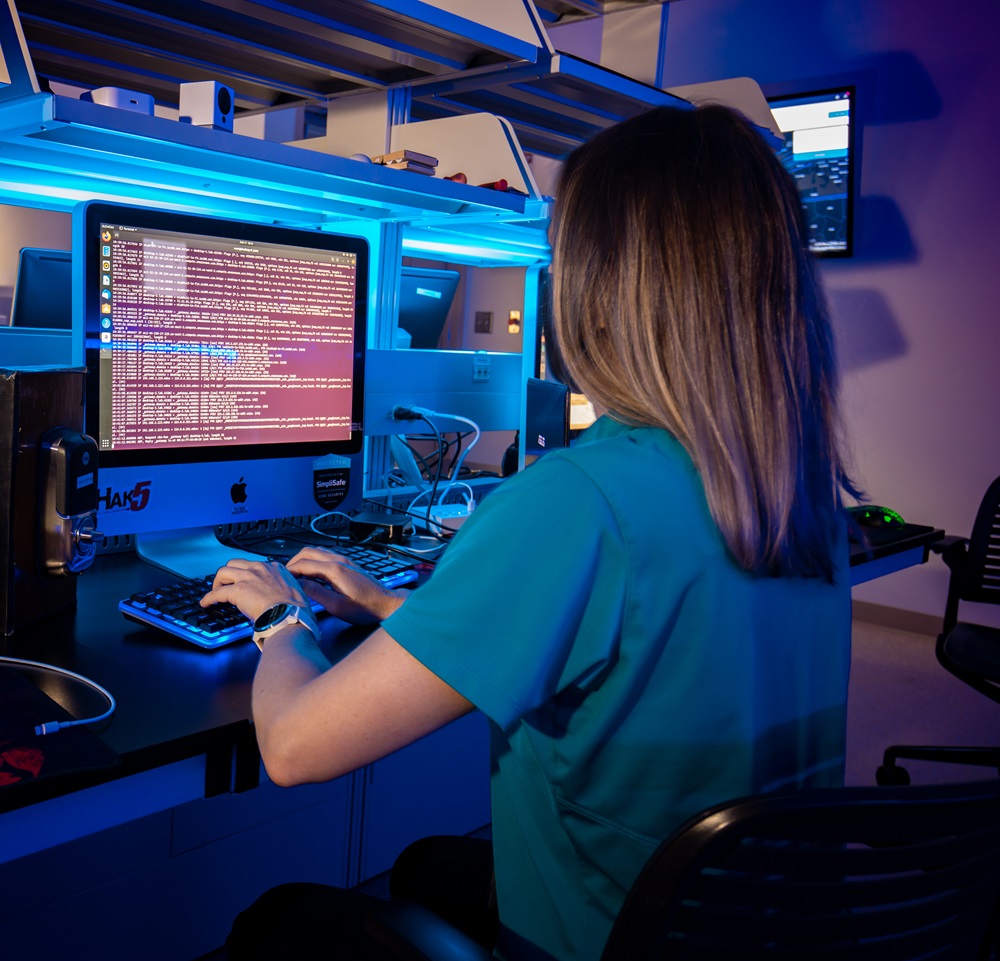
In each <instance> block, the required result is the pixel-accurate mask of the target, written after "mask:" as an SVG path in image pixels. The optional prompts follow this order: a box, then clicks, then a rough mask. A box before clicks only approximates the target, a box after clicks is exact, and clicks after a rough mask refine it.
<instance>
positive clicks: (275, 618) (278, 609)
mask: <svg viewBox="0 0 1000 961" xmlns="http://www.w3.org/2000/svg"><path fill="white" fill-rule="evenodd" d="M291 610H292V605H291V604H275V605H274V607H272V608H270V609H269V610H266V611H264V613H263V614H261V615H260V617H258V618H257V620H255V621H254V622H253V629H254V630H255V631H266V630H267V629H268V628H269V627H274V625H275V624H277V623H278V622H279V621H283V620H284V619H285V618H286V617H287V616H288V614H289V612H290V611H291Z"/></svg>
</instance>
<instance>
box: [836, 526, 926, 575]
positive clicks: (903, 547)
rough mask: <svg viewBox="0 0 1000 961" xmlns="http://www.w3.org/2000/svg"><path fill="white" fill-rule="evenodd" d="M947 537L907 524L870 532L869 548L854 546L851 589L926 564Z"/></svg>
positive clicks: (852, 547) (852, 548)
mask: <svg viewBox="0 0 1000 961" xmlns="http://www.w3.org/2000/svg"><path fill="white" fill-rule="evenodd" d="M944 536H945V535H944V531H943V530H941V529H939V528H936V527H927V526H924V525H921V524H904V525H903V527H902V528H899V529H897V530H892V529H888V528H872V529H870V530H869V531H868V537H869V540H870V543H869V544H868V545H867V546H865V545H862V544H857V543H854V542H853V541H852V542H851V545H850V549H851V562H850V563H851V586H852V587H857V585H858V584H864V583H865V582H866V581H871V580H874V579H875V578H876V577H882V576H884V575H885V574H891V573H893V572H894V571H901V570H903V569H904V568H906V567H914V566H916V565H917V564H925V563H926V562H927V557H928V555H929V553H930V549H931V544H934V543H935V542H937V541H939V540H941V539H942V538H944Z"/></svg>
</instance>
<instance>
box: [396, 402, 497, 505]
mask: <svg viewBox="0 0 1000 961" xmlns="http://www.w3.org/2000/svg"><path fill="white" fill-rule="evenodd" d="M410 410H412V411H413V412H414V413H415V414H421V415H422V416H423V417H446V418H448V419H449V420H457V421H459V422H460V423H462V424H468V425H469V426H470V427H471V428H472V429H473V430H474V431H475V432H476V436H475V437H473V438H472V441H471V442H470V443H469V444H468V446H466V447H464V448H462V453H461V454H459V455H458V460H457V461H456V462H455V469H454V470H453V471H452V472H451V483H449V484H448V486H447V487H445V489H444V490H443V491H441V493H440V494H439V495H438V503H439V504H443V503H444V498H445V495H446V494H447V493H448V491H450V490H451V489H452V488H453V487H454V486H455V485H456V484H457V483H458V482H459V481H458V475H459V474H460V473H461V471H462V464H463V463H464V462H465V458H466V457H467V456H468V454H469V451H470V450H472V448H473V447H475V446H476V444H478V443H479V438H480V437H481V436H482V432H481V431H480V430H479V425H478V424H477V423H476V422H475V421H473V420H469V418H468V417H460V416H459V415H458V414H447V413H443V412H441V411H437V410H428V409H427V408H426V407H411V408H410ZM459 443H461V441H459Z"/></svg>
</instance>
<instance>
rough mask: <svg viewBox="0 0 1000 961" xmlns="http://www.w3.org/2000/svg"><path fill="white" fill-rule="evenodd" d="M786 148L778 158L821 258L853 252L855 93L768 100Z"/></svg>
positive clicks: (813, 93)
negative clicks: (786, 172) (792, 187)
mask: <svg viewBox="0 0 1000 961" xmlns="http://www.w3.org/2000/svg"><path fill="white" fill-rule="evenodd" d="M768 104H769V105H770V107H771V113H772V114H773V116H774V119H775V122H776V123H777V125H778V128H779V129H780V130H781V132H782V134H783V136H784V138H785V143H784V145H783V146H782V147H781V149H780V150H779V153H778V156H779V158H780V160H781V162H782V164H784V166H785V169H786V170H788V172H789V173H790V174H791V175H792V177H793V178H794V180H795V184H796V187H797V188H798V191H799V199H800V201H801V203H802V209H803V211H804V214H805V222H806V228H807V230H808V231H809V249H810V250H811V251H812V252H813V253H814V254H815V255H816V256H819V257H849V256H850V255H851V253H852V252H853V234H854V186H853V184H854V178H855V176H856V171H857V169H858V158H857V156H856V154H857V148H856V139H857V138H856V134H855V128H856V126H857V103H856V98H855V89H854V88H853V87H838V88H836V89H833V90H817V91H808V92H802V93H796V94H793V95H786V96H774V97H769V98H768Z"/></svg>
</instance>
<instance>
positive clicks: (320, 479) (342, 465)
mask: <svg viewBox="0 0 1000 961" xmlns="http://www.w3.org/2000/svg"><path fill="white" fill-rule="evenodd" d="M350 489H351V459H350V457H338V456H337V455H336V454H327V455H326V456H325V457H317V458H316V460H314V461H313V497H315V498H316V503H317V504H319V505H320V507H323V508H325V509H326V510H328V511H331V510H333V509H334V508H335V507H336V506H337V505H338V504H340V503H341V502H342V501H343V500H344V498H345V497H346V496H347V492H348V491H349V490H350Z"/></svg>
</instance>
